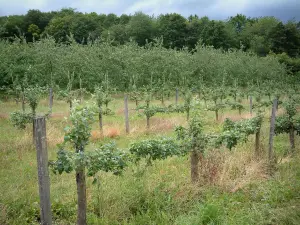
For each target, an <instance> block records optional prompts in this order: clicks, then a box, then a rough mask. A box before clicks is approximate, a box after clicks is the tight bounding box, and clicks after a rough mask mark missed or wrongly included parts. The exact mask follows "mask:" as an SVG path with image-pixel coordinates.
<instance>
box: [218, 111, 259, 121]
mask: <svg viewBox="0 0 300 225" xmlns="http://www.w3.org/2000/svg"><path fill="white" fill-rule="evenodd" d="M252 117H255V113H253V114H252V116H251V114H250V113H242V114H241V115H239V114H238V113H236V114H232V113H224V114H222V115H221V116H220V121H221V122H224V120H225V119H226V118H228V119H231V120H232V121H238V120H241V119H250V118H252Z"/></svg>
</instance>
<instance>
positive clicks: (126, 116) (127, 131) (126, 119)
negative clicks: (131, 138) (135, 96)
mask: <svg viewBox="0 0 300 225" xmlns="http://www.w3.org/2000/svg"><path fill="white" fill-rule="evenodd" d="M124 105H125V110H124V113H125V128H126V134H129V112H128V95H127V94H126V95H125V97H124Z"/></svg>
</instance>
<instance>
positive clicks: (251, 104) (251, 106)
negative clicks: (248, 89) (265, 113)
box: [250, 96, 253, 116]
mask: <svg viewBox="0 0 300 225" xmlns="http://www.w3.org/2000/svg"><path fill="white" fill-rule="evenodd" d="M252 108H253V103H252V96H250V115H251V116H252Z"/></svg>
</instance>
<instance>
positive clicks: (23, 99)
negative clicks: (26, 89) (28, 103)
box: [22, 93, 25, 112]
mask: <svg viewBox="0 0 300 225" xmlns="http://www.w3.org/2000/svg"><path fill="white" fill-rule="evenodd" d="M22 110H23V112H25V95H24V93H22Z"/></svg>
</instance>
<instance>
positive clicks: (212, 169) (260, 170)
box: [199, 150, 268, 192]
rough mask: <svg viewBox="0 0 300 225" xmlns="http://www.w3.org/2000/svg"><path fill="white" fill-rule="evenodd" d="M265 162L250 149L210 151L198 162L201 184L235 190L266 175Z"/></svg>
mask: <svg viewBox="0 0 300 225" xmlns="http://www.w3.org/2000/svg"><path fill="white" fill-rule="evenodd" d="M266 165H267V163H266V161H265V160H264V159H261V160H257V159H256V158H255V157H254V156H253V153H252V152H251V151H247V150H246V151H245V150H244V151H233V152H229V151H226V150H225V151H222V152H221V151H220V150H213V151H210V152H209V153H208V154H207V155H206V156H205V158H202V159H201V163H200V168H199V169H200V171H201V172H200V173H201V175H200V182H199V183H201V184H209V185H217V186H219V187H222V188H224V189H226V190H228V191H231V192H235V191H237V190H239V189H242V188H243V187H244V186H246V185H247V184H249V183H251V182H253V181H257V180H263V179H266V178H267V177H268V175H267V166H266Z"/></svg>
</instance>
